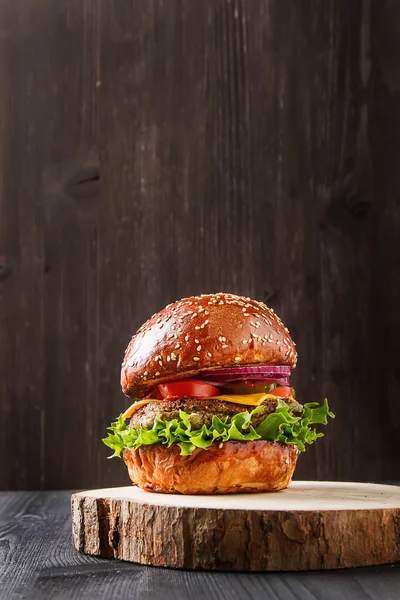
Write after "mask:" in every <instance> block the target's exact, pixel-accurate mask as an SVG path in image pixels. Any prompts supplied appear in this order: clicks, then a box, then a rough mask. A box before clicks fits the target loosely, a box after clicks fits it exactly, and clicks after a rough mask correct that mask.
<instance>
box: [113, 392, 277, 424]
mask: <svg viewBox="0 0 400 600" xmlns="http://www.w3.org/2000/svg"><path fill="white" fill-rule="evenodd" d="M268 398H271V399H272V400H276V399H277V398H280V396H274V394H240V395H239V394H225V395H223V396H214V398H204V400H223V401H224V402H233V403H235V404H247V406H260V404H262V403H263V402H264V400H267V399H268ZM149 402H163V400H157V399H156V398H146V400H139V402H134V403H133V404H132V406H130V407H129V408H128V409H127V410H126V411H125V412H124V414H123V415H122V416H123V417H124V419H129V418H130V417H131V416H132V415H133V414H134V413H135V412H136V411H137V410H139V408H142V406H145V405H146V404H149ZM165 402H168V400H166V401H165Z"/></svg>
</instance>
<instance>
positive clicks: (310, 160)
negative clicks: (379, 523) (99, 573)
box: [0, 0, 400, 489]
mask: <svg viewBox="0 0 400 600" xmlns="http://www.w3.org/2000/svg"><path fill="white" fill-rule="evenodd" d="M398 10H399V9H398V2H397V1H396V0H385V1H382V0H353V1H352V2H349V1H348V0H298V1H297V0H296V1H295V0H286V1H282V0H202V1H201V2H199V1H198V0H185V1H184V2H182V1H181V0H169V1H168V2H165V0H154V1H153V2H149V1H148V0H135V2H120V1H117V0H59V1H58V2H56V3H55V2H51V1H50V0H25V2H23V7H22V3H21V2H20V1H14V0H2V1H1V2H0V50H1V51H0V166H1V169H0V340H1V343H0V422H1V423H2V435H1V436H0V488H3V489H4V488H6V489H7V488H19V489H21V488H31V489H34V488H52V489H54V488H63V487H64V488H65V487H77V486H81V487H85V488H88V487H101V486H110V485H118V484H122V483H124V482H126V481H127V480H126V475H125V473H124V468H123V465H122V464H119V463H117V462H112V463H111V462H107V461H106V460H105V457H106V456H107V450H106V449H105V448H103V447H102V444H101V442H100V438H101V437H102V435H103V433H104V429H105V427H106V426H107V424H108V423H109V422H110V421H111V420H112V419H113V418H114V417H115V416H116V415H118V414H119V413H120V412H122V410H123V409H124V408H125V407H126V405H127V403H126V401H125V400H124V398H123V396H122V394H121V392H120V389H119V366H120V363H121V360H122V356H123V352H124V349H125V346H126V344H127V342H128V341H129V339H130V336H131V334H132V332H133V331H134V330H135V329H136V328H137V327H138V326H139V325H140V324H141V323H142V322H143V321H144V320H145V319H146V318H147V317H148V316H150V315H151V314H152V313H153V312H155V311H156V310H159V309H161V308H162V307H163V306H164V305H165V304H167V303H168V302H171V301H173V300H175V299H177V298H179V297H183V296H188V295H192V294H196V293H201V292H215V291H219V290H221V289H222V290H226V291H231V292H235V293H238V294H244V295H249V296H251V297H254V298H256V299H259V300H264V301H266V302H267V304H269V305H270V306H272V307H273V308H274V310H276V312H277V313H278V314H279V315H280V316H281V317H282V319H283V320H284V321H285V323H286V324H287V326H288V327H289V329H290V331H291V333H292V335H293V338H294V339H295V341H296V342H297V347H298V351H299V363H298V368H297V372H296V374H295V375H294V383H295V386H296V388H297V393H298V397H299V398H300V400H303V401H310V400H317V401H320V400H321V399H322V398H323V397H324V396H325V395H326V396H328V398H329V400H330V404H331V406H332V408H333V410H334V412H335V413H336V415H337V418H336V420H335V422H334V424H332V425H331V426H330V428H329V430H328V431H327V434H326V437H325V439H324V440H323V441H320V442H319V443H318V444H317V445H316V446H315V447H314V448H312V449H310V450H309V451H308V452H307V453H306V455H305V456H304V457H302V461H301V464H300V465H299V469H298V472H297V476H298V477H301V478H314V479H315V478H320V479H322V478H324V479H358V480H382V479H383V478H385V479H394V478H396V477H398V475H399V469H398V460H397V459H396V456H398V450H397V446H396V439H397V438H398V434H399V432H400V417H399V411H398V410H397V398H398V397H399V393H400V379H399V375H398V368H397V362H396V360H397V345H398V339H399V335H400V320H399V313H398V308H397V307H398V295H399V291H400V280H399V273H400V269H399V257H400V254H399V250H398V239H399V230H400V216H399V214H400V213H399V202H398V196H399V186H400V183H399V177H398V163H399V159H400V156H399V154H400V127H399V123H400V118H399V117H400V115H399V111H400V108H399V106H400V104H399V101H398V100H399V85H400V84H399V81H400V79H399V70H398V67H397V65H398V63H399V59H400V47H399V43H398V38H399V36H398V18H397V16H398ZM377 402H378V403H379V407H382V408H381V409H380V410H379V414H377V412H378V411H377V409H376V406H377ZM15 440H17V443H16V442H15ZM371 440H373V443H371Z"/></svg>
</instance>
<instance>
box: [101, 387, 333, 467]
mask: <svg viewBox="0 0 400 600" xmlns="http://www.w3.org/2000/svg"><path fill="white" fill-rule="evenodd" d="M261 410H262V406H258V407H257V408H255V409H254V410H252V411H251V412H249V411H244V412H241V413H238V414H236V415H234V416H233V417H232V418H229V417H225V418H224V419H220V418H219V417H217V416H213V418H212V422H211V425H210V427H207V426H206V425H203V426H202V428H201V429H192V425H191V423H190V419H189V415H188V414H187V413H185V412H180V413H179V419H173V420H172V421H164V420H163V419H161V418H160V417H159V416H157V417H156V418H155V420H154V424H153V427H151V428H146V427H141V426H138V427H136V428H135V429H128V423H127V420H125V419H124V418H123V416H122V415H120V416H119V417H118V418H117V420H116V421H115V422H114V423H112V425H111V426H110V427H108V430H109V433H108V436H107V437H106V438H104V439H103V442H104V444H105V445H106V446H108V447H109V448H111V449H112V450H113V451H114V454H113V455H112V456H110V458H113V457H115V456H116V457H120V456H121V452H122V450H124V449H125V448H127V449H130V448H140V446H149V445H152V444H160V443H161V444H167V446H168V447H169V446H171V445H172V444H178V446H179V447H180V449H181V455H182V456H188V455H190V454H192V452H193V451H194V450H195V449H196V448H201V449H202V450H207V448H209V446H211V444H213V443H218V444H220V443H224V442H227V441H229V440H237V441H242V442H246V441H252V440H267V441H270V442H280V443H282V444H288V445H292V444H295V445H296V446H298V448H299V450H301V451H302V452H304V451H305V449H306V445H307V444H312V443H314V442H315V440H317V439H318V438H319V437H322V436H323V433H319V432H317V431H316V429H315V428H313V427H311V426H312V425H326V424H327V423H328V417H331V418H334V416H335V415H334V414H333V413H332V412H330V410H329V406H328V401H327V399H326V398H325V400H324V403H323V405H322V406H320V405H319V404H318V402H310V403H308V404H305V405H304V410H303V412H302V414H298V413H294V414H293V411H294V407H293V406H289V405H288V404H286V403H285V402H284V401H283V400H278V404H277V408H276V410H275V412H273V413H271V414H269V415H268V416H267V417H266V418H265V419H264V420H263V421H262V422H261V423H260V424H259V425H258V427H257V428H256V429H254V427H253V426H252V425H251V419H252V417H253V416H254V415H256V414H257V413H258V412H260V411H261Z"/></svg>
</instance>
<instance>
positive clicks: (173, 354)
mask: <svg viewBox="0 0 400 600" xmlns="http://www.w3.org/2000/svg"><path fill="white" fill-rule="evenodd" d="M171 360H176V354H175V352H171Z"/></svg>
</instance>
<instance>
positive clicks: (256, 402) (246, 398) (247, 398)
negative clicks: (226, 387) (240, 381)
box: [211, 394, 279, 406]
mask: <svg viewBox="0 0 400 600" xmlns="http://www.w3.org/2000/svg"><path fill="white" fill-rule="evenodd" d="M278 397H279V396H274V394H240V395H239V394H224V395H223V396H215V397H214V398H211V399H212V400H224V402H234V403H235V404H247V405H248V406H260V404H262V403H263V402H264V400H267V399H268V398H272V399H273V400H275V399H276V398H278Z"/></svg>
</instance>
